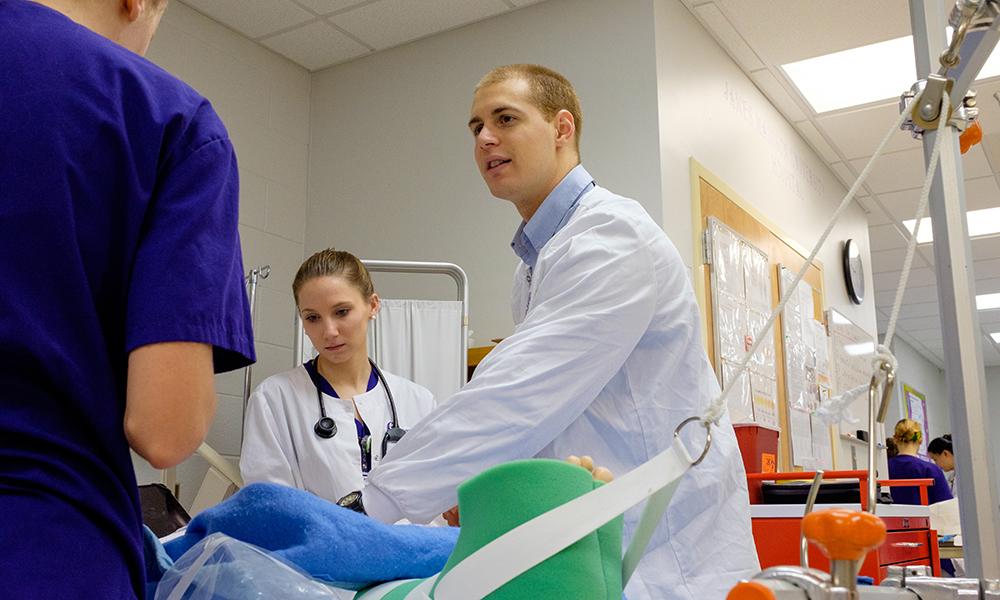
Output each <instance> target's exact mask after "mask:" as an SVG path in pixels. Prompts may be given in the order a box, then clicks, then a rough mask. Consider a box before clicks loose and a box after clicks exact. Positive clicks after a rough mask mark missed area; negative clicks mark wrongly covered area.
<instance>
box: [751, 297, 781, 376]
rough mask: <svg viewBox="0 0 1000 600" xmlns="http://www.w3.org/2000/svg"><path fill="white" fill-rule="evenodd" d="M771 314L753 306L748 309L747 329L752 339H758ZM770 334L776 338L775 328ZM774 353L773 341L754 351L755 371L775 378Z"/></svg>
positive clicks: (753, 363)
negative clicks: (759, 310)
mask: <svg viewBox="0 0 1000 600" xmlns="http://www.w3.org/2000/svg"><path fill="white" fill-rule="evenodd" d="M769 296H770V295H769ZM770 316H771V314H770V312H767V313H762V312H758V311H756V310H754V309H753V308H752V307H751V308H750V310H748V311H747V315H746V318H747V330H748V331H749V332H750V336H751V339H752V340H756V339H757V336H759V335H760V334H761V332H763V331H764V325H766V324H767V319H768V317H770ZM768 335H770V336H771V339H772V340H773V339H774V334H773V330H772V333H769V334H768ZM774 354H775V351H774V342H773V341H769V342H768V343H765V344H761V346H760V348H758V349H757V352H755V353H754V355H753V359H752V360H751V363H750V364H751V365H753V369H754V371H756V372H758V373H762V374H765V375H767V376H768V377H770V378H771V379H774V378H775V377H776V375H775V372H774Z"/></svg>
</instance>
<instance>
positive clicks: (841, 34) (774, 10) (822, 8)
mask: <svg viewBox="0 0 1000 600" xmlns="http://www.w3.org/2000/svg"><path fill="white" fill-rule="evenodd" d="M717 3H718V4H719V5H721V6H722V8H723V10H724V12H725V13H726V16H727V17H729V19H730V20H731V21H732V22H733V23H735V24H738V26H739V29H740V32H741V33H742V34H743V37H744V38H746V41H747V43H749V44H750V45H751V46H752V47H753V48H754V49H756V50H757V52H758V54H760V57H761V59H762V60H765V61H767V62H769V63H771V64H774V65H782V64H785V63H789V62H792V61H796V60H801V59H803V58H809V57H812V56H819V55H821V54H827V53H830V52H836V51H839V50H846V49H848V48H854V47H856V46H861V45H864V44H871V43H874V42H881V41H884V40H889V39H893V38H897V37H901V36H904V35H908V34H909V33H910V16H909V11H908V10H907V3H906V1H905V0H879V1H878V2H872V1H871V0H839V1H838V2H789V1H788V0H754V1H753V2H747V0H717ZM888 126H889V125H888V124H886V127H888Z"/></svg>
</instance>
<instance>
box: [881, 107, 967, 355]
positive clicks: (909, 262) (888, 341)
mask: <svg viewBox="0 0 1000 600" xmlns="http://www.w3.org/2000/svg"><path fill="white" fill-rule="evenodd" d="M950 101H951V99H950V98H949V97H948V94H942V97H941V117H940V119H941V120H942V122H943V121H946V120H947V119H948V117H947V115H948V110H949V108H950V104H949V102H950ZM914 106H916V105H914ZM944 137H945V136H944V135H942V132H941V131H938V134H937V137H936V138H935V139H934V149H933V150H932V151H931V159H930V161H929V162H928V164H927V175H926V176H924V187H923V188H922V189H921V190H920V202H919V203H918V204H917V222H916V225H914V226H913V235H911V236H910V241H909V242H908V243H907V244H906V258H905V259H904V260H903V272H902V273H900V274H899V285H898V286H897V287H896V300H895V302H893V304H892V314H891V315H890V316H889V326H888V327H886V330H885V337H884V338H883V339H882V346H883V347H885V348H886V349H888V348H890V347H891V346H892V338H893V336H894V335H895V333H896V321H897V320H898V319H899V310H900V308H901V307H902V305H903V294H904V293H905V292H906V281H907V279H909V278H910V267H912V266H913V254H914V252H915V251H916V249H917V233H919V232H920V222H921V221H922V220H923V218H924V213H926V212H927V203H928V202H929V201H930V196H931V183H932V182H933V181H934V171H935V170H936V169H937V164H938V161H939V160H940V158H941V140H942V139H944ZM886 351H888V350H886Z"/></svg>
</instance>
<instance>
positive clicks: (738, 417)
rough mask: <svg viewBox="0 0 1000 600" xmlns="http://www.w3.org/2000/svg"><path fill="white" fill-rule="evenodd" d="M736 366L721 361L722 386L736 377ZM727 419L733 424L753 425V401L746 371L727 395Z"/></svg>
mask: <svg viewBox="0 0 1000 600" xmlns="http://www.w3.org/2000/svg"><path fill="white" fill-rule="evenodd" d="M737 366H738V365H737V364H735V363H731V362H729V361H727V360H723V361H722V379H723V382H724V383H723V385H728V384H729V382H730V381H732V380H733V378H734V377H736V372H737V371H736V367H737ZM727 405H728V408H729V419H730V420H731V421H732V422H733V423H753V422H754V412H753V401H752V396H751V394H750V377H749V375H748V373H747V372H746V371H744V372H743V373H741V374H740V376H739V382H738V383H737V384H736V388H735V389H733V392H732V393H731V394H729V399H728V400H727Z"/></svg>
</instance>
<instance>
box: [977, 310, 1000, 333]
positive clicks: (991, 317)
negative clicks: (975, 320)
mask: <svg viewBox="0 0 1000 600" xmlns="http://www.w3.org/2000/svg"><path fill="white" fill-rule="evenodd" d="M979 325H980V326H981V327H983V328H985V329H987V330H988V331H994V330H996V329H998V326H1000V308H994V309H993V310H981V311H979Z"/></svg>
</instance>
